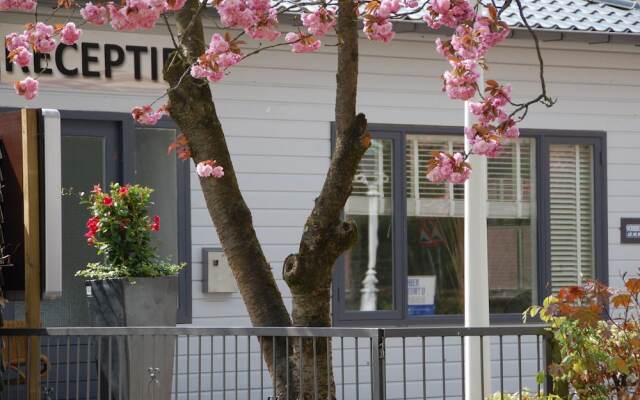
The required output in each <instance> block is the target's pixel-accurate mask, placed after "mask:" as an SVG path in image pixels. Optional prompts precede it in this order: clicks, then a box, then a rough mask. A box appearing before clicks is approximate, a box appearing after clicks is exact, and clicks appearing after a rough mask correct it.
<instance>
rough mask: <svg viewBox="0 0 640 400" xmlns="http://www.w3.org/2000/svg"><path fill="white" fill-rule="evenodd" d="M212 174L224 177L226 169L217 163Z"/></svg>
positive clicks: (216, 176)
mask: <svg viewBox="0 0 640 400" xmlns="http://www.w3.org/2000/svg"><path fill="white" fill-rule="evenodd" d="M211 175H212V176H213V177H214V178H222V177H223V176H224V169H223V168H222V167H221V166H220V165H216V166H215V167H213V172H212V173H211Z"/></svg>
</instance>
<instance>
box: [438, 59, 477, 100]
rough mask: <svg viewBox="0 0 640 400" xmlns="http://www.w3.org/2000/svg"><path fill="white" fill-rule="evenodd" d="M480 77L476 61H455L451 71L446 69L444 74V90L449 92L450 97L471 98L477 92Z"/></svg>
mask: <svg viewBox="0 0 640 400" xmlns="http://www.w3.org/2000/svg"><path fill="white" fill-rule="evenodd" d="M478 77H479V74H478V72H477V71H476V64H475V63H471V62H459V63H455V64H454V68H453V69H452V70H451V71H445V73H444V74H443V75H442V79H443V80H444V87H443V90H444V91H446V92H447V95H448V96H449V98H450V99H458V100H469V99H470V98H472V97H473V96H474V95H475V94H476V82H477V80H478Z"/></svg>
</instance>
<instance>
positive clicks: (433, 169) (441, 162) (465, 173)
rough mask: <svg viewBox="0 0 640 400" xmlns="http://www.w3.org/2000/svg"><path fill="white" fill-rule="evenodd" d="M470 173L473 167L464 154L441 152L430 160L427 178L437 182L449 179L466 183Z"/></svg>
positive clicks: (453, 181)
mask: <svg viewBox="0 0 640 400" xmlns="http://www.w3.org/2000/svg"><path fill="white" fill-rule="evenodd" d="M470 174H471V167H470V166H469V164H468V163H467V162H466V160H465V156H464V154H462V153H454V154H453V155H450V154H447V153H444V152H440V153H438V155H437V156H435V157H434V158H432V159H431V160H430V161H429V166H428V172H427V179H429V180H430V181H432V182H435V183H438V182H443V181H447V180H448V181H449V182H451V183H464V182H465V181H466V180H467V179H469V175H470Z"/></svg>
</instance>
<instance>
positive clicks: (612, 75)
mask: <svg viewBox="0 0 640 400" xmlns="http://www.w3.org/2000/svg"><path fill="white" fill-rule="evenodd" d="M0 26H1V25H0ZM433 39H434V37H432V36H426V37H425V36H422V35H417V34H403V35H399V37H398V38H397V39H396V40H394V42H393V43H392V44H390V45H383V44H379V43H371V42H367V41H363V42H362V45H361V49H360V54H361V65H360V78H359V98H358V109H359V111H362V112H364V113H366V114H367V117H368V119H369V122H370V123H385V124H415V125H462V122H463V119H462V118H463V114H462V104H461V102H459V101H451V100H448V99H447V98H446V97H445V95H444V94H442V93H441V92H440V87H441V81H440V79H439V76H440V74H441V73H442V71H443V70H444V69H445V68H446V67H447V66H446V63H445V62H444V61H443V60H441V59H440V57H439V56H438V55H437V54H436V53H435V51H434V48H433ZM153 41H154V42H158V43H160V42H164V39H159V38H157V37H155V38H153ZM326 41H327V43H334V42H335V39H334V38H328V39H327V40H326ZM543 46H544V58H545V62H546V78H547V82H548V87H549V93H550V95H551V96H553V97H556V98H558V103H557V104H556V105H555V106H554V107H553V108H552V109H550V110H546V109H543V107H542V106H534V107H533V108H532V109H531V111H530V113H529V116H528V118H527V120H526V122H525V123H524V124H523V127H526V128H539V129H563V130H572V129H573V130H601V131H606V132H607V145H608V148H607V151H608V166H607V168H608V196H609V197H608V207H609V210H608V226H609V230H608V239H609V278H610V281H611V283H612V284H614V285H615V284H619V282H620V278H619V277H620V275H621V273H623V272H625V271H628V272H635V271H637V268H638V266H640V246H634V245H621V244H620V242H619V230H618V229H619V220H620V217H623V216H640V161H639V160H640V158H639V157H637V154H638V153H639V152H640V48H638V47H633V46H631V45H626V46H623V45H588V44H586V43H569V42H548V43H543ZM489 61H490V66H491V71H490V73H489V74H488V76H491V77H498V78H500V79H501V81H504V82H511V83H512V84H513V88H514V90H513V92H514V94H515V96H516V100H521V99H525V98H529V97H532V96H534V95H536V94H537V91H538V82H537V66H536V65H535V63H536V58H535V53H534V51H533V49H532V48H531V43H530V42H528V41H524V40H512V41H509V42H508V43H507V44H506V45H504V46H501V47H500V48H499V49H496V50H495V51H493V52H492V53H491V57H490V60H489ZM335 63H336V60H335V48H325V49H324V50H322V51H321V52H319V53H317V54H311V55H309V54H304V55H294V54H292V53H290V52H289V51H288V49H286V48H281V49H277V50H272V51H268V52H265V53H264V54H260V55H258V56H256V57H252V58H250V59H249V60H247V62H246V63H243V64H241V65H239V66H237V67H235V68H234V69H233V71H232V73H231V74H230V76H229V77H228V78H226V79H225V80H224V82H223V83H221V84H217V85H215V86H214V88H213V90H214V96H215V98H216V101H217V108H218V112H219V114H220V116H221V119H222V122H223V126H224V128H225V132H226V134H227V137H228V142H229V146H230V149H231V153H232V155H233V160H234V163H235V167H236V170H237V171H238V177H239V182H240V186H241V189H242V190H243V193H244V196H245V199H246V201H247V203H248V204H249V207H251V209H252V212H253V215H254V221H255V227H256V231H257V233H258V237H259V239H260V240H261V242H262V243H263V246H264V251H265V253H266V255H267V258H268V260H269V262H270V263H271V266H272V268H273V272H274V275H275V276H276V278H277V283H278V286H279V287H280V288H281V289H282V293H283V295H284V297H285V301H286V303H287V304H288V305H289V304H290V295H289V292H288V290H287V287H286V284H285V283H284V282H283V281H282V279H281V269H282V262H283V260H284V259H285V257H286V256H287V255H288V254H289V253H292V252H295V251H296V249H297V243H298V240H299V237H300V234H301V229H302V226H303V224H304V221H305V218H306V216H307V214H308V212H309V211H310V209H311V207H312V205H313V200H314V198H315V196H316V195H317V193H318V191H319V189H320V187H321V185H322V182H323V177H324V173H325V172H326V169H327V167H328V164H329V155H330V123H331V121H332V120H333V98H334V87H335ZM86 89H87V90H82V91H78V92H75V93H74V94H73V95H71V96H69V95H67V94H69V93H71V90H73V89H71V88H61V87H57V88H56V87H53V86H52V87H50V88H48V87H47V86H46V85H43V87H42V94H41V96H40V97H39V98H38V99H37V100H35V101H34V102H32V103H29V105H30V106H34V107H41V106H42V107H50V108H51V107H57V108H61V109H77V110H97V111H122V112H128V111H129V110H130V109H131V107H132V106H134V105H139V104H145V103H148V102H149V101H150V100H152V99H153V98H154V97H155V95H156V94H157V92H153V91H150V90H147V89H145V90H141V91H140V92H139V94H134V95H132V94H131V93H123V92H113V93H110V94H109V96H105V94H104V92H98V91H95V90H92V89H91V88H86ZM105 89H107V91H108V87H106V88H105ZM12 92H13V90H12V88H11V87H9V85H8V84H7V83H6V82H5V83H3V84H2V85H0V106H22V105H25V103H22V102H21V101H20V100H19V99H18V98H17V97H15V96H14V95H13V93H12ZM191 202H192V210H191V220H192V249H193V251H192V259H193V264H192V269H193V324H194V325H206V326H246V325H249V319H248V317H247V314H246V310H245V307H244V304H243V303H242V300H241V298H240V296H239V294H205V293H203V292H202V282H201V279H202V263H201V262H202V260H201V255H202V253H201V250H202V248H203V247H217V246H219V240H218V238H217V236H216V234H215V232H214V230H213V227H212V225H211V221H210V218H209V216H208V213H207V210H206V208H205V206H204V198H203V195H202V192H201V191H200V188H199V186H198V181H197V179H196V177H195V175H193V176H192V182H191ZM184 347H185V346H182V348H183V349H184ZM253 348H254V349H255V348H256V346H254V347H253ZM192 349H195V347H192ZM206 349H207V347H206V345H205V348H204V350H206ZM217 351H218V352H219V351H220V349H218V350H217ZM407 351H408V354H410V355H411V357H414V356H415V348H414V347H411V346H410V347H409V349H408V350H407ZM457 351H458V350H457V349H456V348H455V346H454V345H453V344H452V347H451V349H450V350H448V351H447V352H448V354H449V355H448V356H447V376H449V377H456V376H457V377H458V379H459V377H460V376H459V372H456V371H460V364H459V356H456V355H455V354H456V352H457ZM497 351H498V350H497V346H493V347H492V353H493V356H494V359H495V358H496V357H497V354H498V353H497ZM432 353H433V354H429V355H428V356H427V357H428V358H430V359H432V360H436V361H438V362H439V360H440V359H439V357H440V355H439V353H438V347H437V346H436V345H435V344H434V347H433V352H432ZM535 353H536V352H535V345H533V346H532V345H529V346H526V348H525V350H524V356H523V357H524V358H525V359H528V360H531V359H533V358H534V357H535ZM399 354H400V355H399ZM505 354H507V358H508V360H509V361H508V363H509V364H508V365H505V371H506V373H507V374H508V376H510V379H509V380H508V382H509V387H510V388H511V389H515V388H516V387H517V379H516V378H514V376H517V375H516V374H517V352H516V350H515V347H514V345H513V344H511V345H510V347H509V348H508V349H507V350H505ZM389 356H390V365H389V371H388V372H389V375H388V377H389V380H390V382H391V383H390V390H391V391H392V392H391V393H390V395H391V397H397V396H399V395H401V393H402V377H401V367H400V366H399V365H398V362H399V360H400V359H401V358H400V357H401V353H399V352H398V351H397V350H393V351H391V352H389ZM253 357H254V358H255V361H252V364H253V365H254V366H257V365H258V364H257V361H258V355H257V354H254V356H253ZM364 359H365V358H361V360H364ZM207 360H208V358H207V357H206V356H205V359H204V360H203V361H202V363H203V365H209V364H208V361H207ZM183 361H184V362H186V360H183ZM192 362H196V361H193V360H192ZM245 362H246V354H245ZM349 362H352V361H349ZM216 364H217V360H216ZM351 365H353V364H351ZM419 366H420V360H417V359H416V360H413V361H412V365H411V366H410V367H409V369H410V373H411V375H410V378H411V377H413V378H412V379H413V382H410V383H409V385H410V388H411V389H410V394H411V396H412V397H414V396H421V385H420V384H419V383H417V382H415V379H419V376H418V375H419V368H418V367H419ZM216 368H219V367H216ZM430 368H431V367H430ZM449 369H451V371H450V373H449ZM195 370H196V369H195V368H191V371H192V372H193V371H195ZM205 370H207V369H206V368H205ZM440 370H441V367H440V364H434V365H433V372H432V373H431V372H430V373H429V376H430V377H432V378H430V379H434V380H435V381H437V380H438V379H439V378H438V376H439V375H438V374H439V373H440V372H438V371H440ZM535 370H536V366H535V365H533V364H532V361H528V364H527V365H526V366H525V369H524V371H525V372H526V373H527V375H528V376H529V379H528V381H527V382H526V385H527V386H529V387H531V386H532V385H533V383H532V380H531V376H532V375H533V374H534V372H535ZM497 371H498V364H497V363H496V362H494V365H493V372H494V385H493V389H494V390H495V389H497V387H498V386H497V384H498V381H497V380H496V379H495V378H496V377H497ZM416 374H418V375H416ZM362 375H363V376H364V379H368V373H364V372H363V374H362ZM252 378H253V379H254V380H259V378H258V376H257V375H256V376H252ZM180 379H181V382H185V379H186V375H181V378H180ZM193 379H195V378H194V377H193V376H192V377H191V380H192V381H193ZM204 379H205V380H206V379H208V378H206V377H204ZM219 379H221V376H218V380H219ZM227 379H228V381H229V382H230V384H232V383H233V376H229V377H228V378H227ZM412 379H410V380H412ZM245 381H246V375H245V377H244V378H242V377H241V378H240V382H245ZM435 381H434V382H435ZM192 383H193V384H195V382H192ZM452 383H453V384H454V386H455V385H456V383H455V382H452ZM459 383H460V382H459V381H458V382H457V384H459ZM184 384H186V382H185V383H184ZM181 385H182V383H181ZM216 386H217V385H216ZM194 387H196V386H192V388H194ZM205 387H206V386H205ZM219 387H220V386H218V388H219ZM230 387H232V386H230ZM180 391H181V392H182V391H183V390H180ZM432 393H434V394H433V395H434V396H435V397H434V398H438V396H439V394H437V389H434V391H433V392H432ZM449 393H451V394H453V393H456V389H451V390H450V391H449ZM458 393H459V389H458ZM218 394H219V393H218ZM347 397H349V396H347Z"/></svg>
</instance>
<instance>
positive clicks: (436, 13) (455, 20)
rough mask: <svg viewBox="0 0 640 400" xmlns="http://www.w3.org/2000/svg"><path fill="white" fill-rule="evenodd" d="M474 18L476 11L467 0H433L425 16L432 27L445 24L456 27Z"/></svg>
mask: <svg viewBox="0 0 640 400" xmlns="http://www.w3.org/2000/svg"><path fill="white" fill-rule="evenodd" d="M474 18H475V12H474V11H473V7H471V4H469V2H468V1H467V0H433V1H432V3H431V5H430V6H429V7H427V13H426V14H425V15H424V17H423V19H424V21H425V22H426V23H427V25H429V27H430V28H432V29H440V27H441V26H443V25H444V26H448V27H449V28H455V27H457V26H458V25H460V24H461V23H462V22H464V21H471V20H473V19H474Z"/></svg>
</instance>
